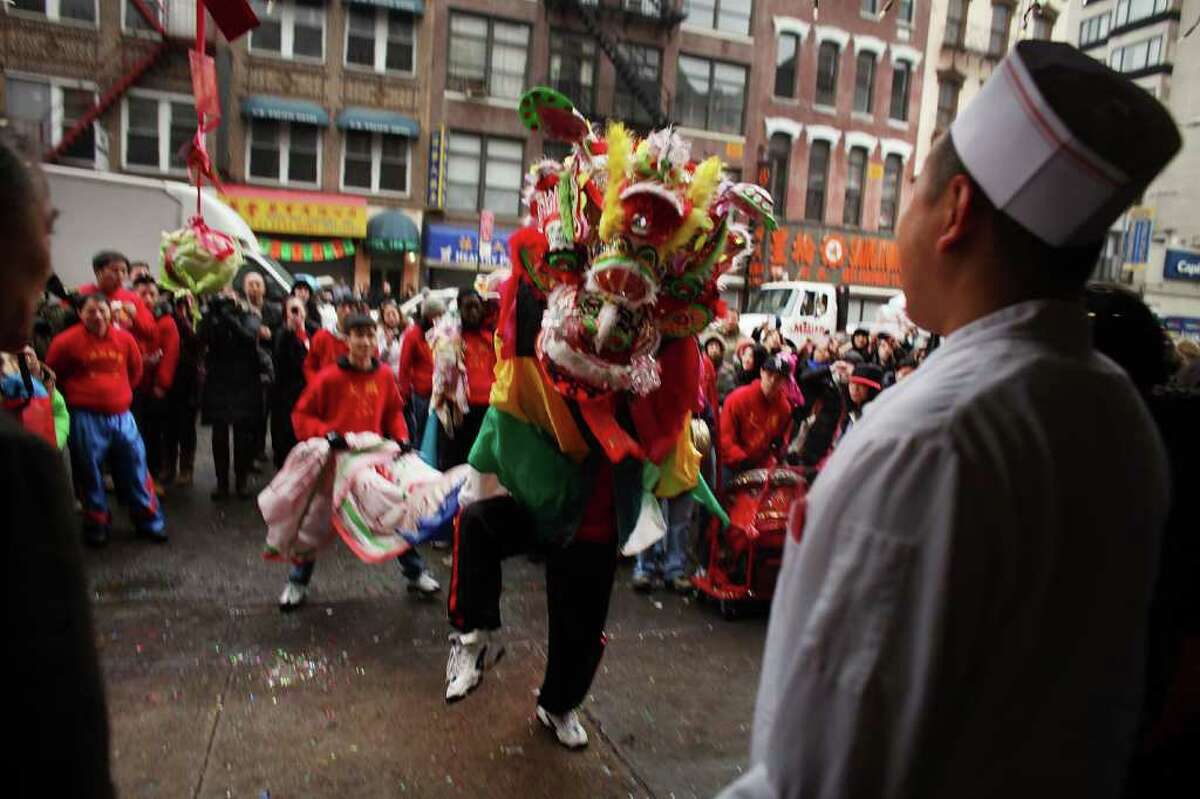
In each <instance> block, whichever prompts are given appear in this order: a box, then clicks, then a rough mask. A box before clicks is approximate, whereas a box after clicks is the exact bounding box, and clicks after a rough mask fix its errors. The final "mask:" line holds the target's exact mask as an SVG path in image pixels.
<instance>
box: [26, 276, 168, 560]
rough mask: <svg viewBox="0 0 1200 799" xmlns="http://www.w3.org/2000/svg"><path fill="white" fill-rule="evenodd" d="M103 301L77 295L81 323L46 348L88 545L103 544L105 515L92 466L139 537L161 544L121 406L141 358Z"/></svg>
mask: <svg viewBox="0 0 1200 799" xmlns="http://www.w3.org/2000/svg"><path fill="white" fill-rule="evenodd" d="M105 305H106V303H105V301H104V295H103V294H99V293H95V294H89V295H87V296H85V297H84V298H83V300H82V304H81V306H80V309H79V315H80V319H81V321H82V324H78V325H75V326H73V327H69V328H67V329H66V330H65V331H63V332H62V333H60V334H59V335H58V336H57V337H55V339H54V340H53V341H52V342H50V350H49V352H47V353H46V364H47V365H48V366H49V367H50V368H51V369H52V370H53V371H54V373H55V374H57V375H58V382H59V387H60V388H61V390H62V393H63V395H64V396H65V397H66V398H67V406H68V407H69V408H70V409H71V435H70V436H69V437H68V439H67V440H68V443H69V445H70V449H71V469H72V472H73V473H74V476H75V487H76V490H77V492H78V494H79V498H80V501H81V502H82V503H83V508H84V535H85V540H86V541H87V543H88V544H91V545H93V546H103V545H104V544H106V543H107V542H108V536H109V531H110V528H111V526H112V516H111V515H110V514H109V512H108V498H107V496H106V495H105V491H104V482H103V479H102V478H101V475H100V468H101V466H102V465H103V464H104V463H105V461H108V462H109V463H110V465H111V467H112V475H113V481H114V482H115V483H116V485H117V490H118V492H119V494H120V495H121V496H122V498H123V499H124V500H125V501H126V504H128V505H129V507H130V508H131V510H132V514H133V518H134V526H135V527H136V529H137V531H138V533H139V534H141V535H144V536H147V537H148V538H150V539H151V540H153V541H157V542H165V541H166V540H167V534H166V532H165V528H166V520H165V519H164V518H163V512H162V508H161V507H160V505H159V502H158V497H157V496H156V495H155V491H154V479H153V478H152V477H151V476H150V472H149V470H148V469H147V468H146V447H145V444H144V443H143V442H142V436H141V434H140V433H139V432H138V427H137V423H136V422H135V421H134V419H133V414H131V413H130V412H129V407H130V404H131V402H132V401H133V387H134V386H136V385H137V384H138V383H139V382H140V381H141V379H142V355H141V352H140V351H139V349H138V345H137V342H135V341H134V340H133V337H132V336H131V335H129V334H128V333H126V332H125V331H124V330H121V329H119V328H117V327H115V326H113V325H112V324H110V323H109V321H108V317H107V316H106V314H105Z"/></svg>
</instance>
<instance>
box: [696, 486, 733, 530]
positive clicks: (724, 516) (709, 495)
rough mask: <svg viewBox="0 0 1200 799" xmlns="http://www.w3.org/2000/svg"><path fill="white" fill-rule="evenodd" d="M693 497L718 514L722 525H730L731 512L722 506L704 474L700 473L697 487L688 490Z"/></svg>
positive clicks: (715, 514)
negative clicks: (727, 511)
mask: <svg viewBox="0 0 1200 799" xmlns="http://www.w3.org/2000/svg"><path fill="white" fill-rule="evenodd" d="M688 493H689V494H691V495H692V497H693V498H694V499H695V500H696V501H697V502H699V503H700V504H701V505H703V506H704V507H705V508H707V509H708V512H709V513H711V514H712V515H713V516H716V517H717V518H718V519H719V520H720V521H721V527H728V526H729V514H728V513H726V512H725V509H724V508H722V507H721V503H720V502H717V498H716V497H715V496H713V492H712V489H711V488H709V487H708V483H707V482H705V480H704V475H703V474H702V475H700V477H699V479H698V481H697V482H696V487H695V488H693V489H692V490H691V491H689V492H688Z"/></svg>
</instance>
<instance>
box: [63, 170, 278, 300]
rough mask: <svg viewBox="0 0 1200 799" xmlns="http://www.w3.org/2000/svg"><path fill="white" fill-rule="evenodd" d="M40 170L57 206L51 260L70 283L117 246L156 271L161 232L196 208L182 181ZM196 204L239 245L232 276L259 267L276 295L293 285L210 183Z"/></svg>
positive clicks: (86, 279)
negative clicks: (241, 260) (240, 259)
mask: <svg viewBox="0 0 1200 799" xmlns="http://www.w3.org/2000/svg"><path fill="white" fill-rule="evenodd" d="M42 169H43V170H44V172H45V173H46V180H47V182H48V183H49V185H50V200H51V202H52V203H53V204H54V207H55V208H56V209H57V210H58V218H57V219H56V220H55V222H54V235H53V236H52V237H51V240H50V247H51V259H52V262H53V264H54V271H55V272H56V273H57V274H58V276H59V278H61V279H62V282H63V285H65V286H66V287H67V288H68V289H73V288H75V287H77V286H80V285H83V284H85V283H91V282H92V281H93V280H95V274H94V273H93V272H92V256H93V255H95V254H96V253H97V252H99V251H100V250H118V251H119V252H122V253H124V254H125V255H126V257H128V258H129V259H131V260H133V261H145V262H146V263H148V264H150V265H151V267H152V269H153V271H154V272H155V274H157V272H158V253H159V247H160V244H161V241H162V234H163V232H164V231H170V230H178V229H179V228H181V227H183V226H184V225H185V224H187V221H188V219H190V218H191V217H193V216H195V214H196V187H195V186H189V185H188V184H186V183H181V182H179V181H175V180H161V179H159V178H143V177H136V176H133V175H118V174H114V173H111V172H97V171H95V170H91V169H79V168H76V167H69V166H59V165H56V164H45V165H43V167H42ZM201 208H202V209H203V211H204V221H205V222H206V223H208V226H209V227H211V228H213V229H214V230H219V231H221V232H222V233H225V234H228V235H230V236H232V237H233V238H235V239H237V240H238V242H239V243H240V244H241V245H242V253H243V255H244V256H245V258H246V264H245V265H244V266H243V267H242V270H241V272H240V273H239V275H238V277H237V278H235V280H240V279H241V275H242V274H244V273H245V272H246V271H248V270H255V271H257V272H260V273H262V275H263V278H264V279H265V281H266V283H267V292H268V294H269V295H270V296H271V297H272V298H273V299H279V298H280V297H282V296H284V295H286V294H287V293H288V292H289V291H290V290H291V287H292V277H291V275H290V274H288V272H287V270H286V269H284V268H283V267H282V266H280V265H279V264H278V263H276V262H275V261H273V260H271V259H270V258H268V257H266V256H265V255H263V254H262V253H261V252H259V250H258V239H257V237H256V236H255V235H254V231H252V230H251V229H250V226H249V225H247V224H246V221H245V220H244V219H242V218H241V217H240V216H238V214H237V212H236V211H234V210H233V209H232V208H230V207H229V206H228V205H226V204H225V203H223V202H221V201H220V200H219V199H217V196H216V195H215V194H214V193H213V191H212V189H205V190H204V191H203V192H202V193H201Z"/></svg>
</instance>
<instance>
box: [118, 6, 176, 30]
mask: <svg viewBox="0 0 1200 799" xmlns="http://www.w3.org/2000/svg"><path fill="white" fill-rule="evenodd" d="M164 2H165V0H164ZM146 8H147V10H149V11H150V13H151V14H153V15H154V16H155V18H156V19H157V20H158V21H159V23H165V22H166V20H164V19H163V17H162V12H163V10H164V7H163V6H160V5H158V4H157V3H155V2H153V1H152V0H150V1H149V2H147V3H146ZM121 27H122V29H123V30H127V31H146V32H147V33H150V32H154V28H152V27H151V26H150V23H149V22H147V21H146V18H145V17H143V16H142V12H140V11H138V7H137V6H135V5H134V4H133V0H125V5H124V19H123V20H122V25H121Z"/></svg>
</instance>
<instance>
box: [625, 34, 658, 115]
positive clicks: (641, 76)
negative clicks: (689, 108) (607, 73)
mask: <svg viewBox="0 0 1200 799" xmlns="http://www.w3.org/2000/svg"><path fill="white" fill-rule="evenodd" d="M617 52H618V53H620V54H621V58H623V59H624V60H625V63H627V64H629V66H630V67H631V68H632V69H633V71H634V74H636V75H637V76H638V84H639V86H640V87H641V89H642V92H643V93H644V94H645V95H646V97H648V98H650V102H652V103H654V104H655V105H656V106H657V105H658V101H659V95H660V94H661V90H660V88H659V86H660V85H661V81H662V53H661V52H660V51H659V50H657V49H656V48H654V47H644V46H642V45H640V44H630V43H627V42H621V43H620V44H618V45H617ZM613 116H615V117H617V118H619V119H625V120H628V121H630V122H633V123H635V124H640V125H649V124H651V123H653V122H654V120H653V118H652V117H651V115H650V113H649V112H648V111H647V110H646V109H644V108H642V104H641V103H639V102H638V101H637V99H636V98H635V97H634V96H633V91H632V90H631V89H630V88H629V85H628V84H627V83H626V82H625V81H623V80H618V81H617V85H616V87H615V88H614V90H613Z"/></svg>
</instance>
